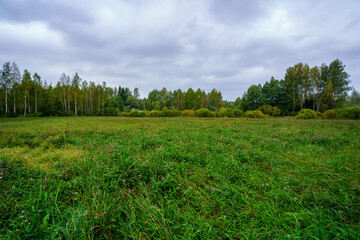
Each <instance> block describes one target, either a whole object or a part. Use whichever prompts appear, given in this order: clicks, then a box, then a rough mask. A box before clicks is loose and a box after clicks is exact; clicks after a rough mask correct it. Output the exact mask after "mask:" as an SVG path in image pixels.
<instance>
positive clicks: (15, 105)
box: [14, 89, 16, 113]
mask: <svg viewBox="0 0 360 240" xmlns="http://www.w3.org/2000/svg"><path fill="white" fill-rule="evenodd" d="M15 94H16V92H15V89H14V113H16V97H15Z"/></svg>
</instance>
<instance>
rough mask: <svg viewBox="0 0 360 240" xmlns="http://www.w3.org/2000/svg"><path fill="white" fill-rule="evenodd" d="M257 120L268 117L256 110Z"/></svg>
mask: <svg viewBox="0 0 360 240" xmlns="http://www.w3.org/2000/svg"><path fill="white" fill-rule="evenodd" d="M254 114H255V116H256V118H265V117H266V116H265V115H264V114H263V113H262V112H261V111H260V110H254Z"/></svg>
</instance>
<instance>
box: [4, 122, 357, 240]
mask: <svg viewBox="0 0 360 240" xmlns="http://www.w3.org/2000/svg"><path fill="white" fill-rule="evenodd" d="M359 153H360V122H359V121H339V120H310V121H309V120H295V119H293V118H279V119H266V120H258V119H252V120H246V119H196V118H191V119H187V118H186V119H185V118H141V119H139V118H136V119H135V118H117V117H83V118H81V117H79V118H32V119H0V159H1V160H0V161H1V162H2V163H0V166H1V168H0V173H2V174H0V177H1V179H0V239H360V160H359V159H360V157H359V156H360V154H359Z"/></svg>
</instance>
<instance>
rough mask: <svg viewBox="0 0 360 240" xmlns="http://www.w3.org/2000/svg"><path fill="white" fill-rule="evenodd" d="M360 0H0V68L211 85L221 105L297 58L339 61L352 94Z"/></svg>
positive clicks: (123, 81) (357, 71)
mask: <svg viewBox="0 0 360 240" xmlns="http://www.w3.org/2000/svg"><path fill="white" fill-rule="evenodd" d="M359 12H360V0H342V1H339V0H318V1H314V0H302V1H291V0H288V1H286V0H252V1H248V0H246V1H245V0H244V1H243V0H102V1H96V0H75V1H74V0H71V1H70V0H51V1H50V0H0V64H3V63H4V62H5V61H15V62H16V63H17V65H18V66H19V68H20V70H21V71H22V72H23V70H24V69H28V70H29V71H30V73H32V74H33V73H35V72H37V73H38V74H39V75H40V76H41V77H42V80H46V81H47V82H48V83H52V84H53V85H54V84H56V82H57V81H58V80H59V78H60V75H61V74H62V73H66V74H67V75H69V76H71V77H72V76H73V75H74V74H75V72H77V73H78V74H79V75H80V77H81V78H82V79H83V80H86V81H87V82H89V81H94V82H95V83H96V84H101V83H102V82H103V81H105V82H106V83H107V86H111V87H115V86H119V85H121V86H122V87H128V88H130V89H131V90H132V89H134V88H135V87H137V88H139V91H140V95H141V97H142V98H144V97H147V94H148V93H149V92H150V91H151V90H153V89H162V88H163V87H166V89H168V90H176V89H182V90H187V89H188V88H190V87H191V88H193V89H197V88H200V89H203V90H205V91H206V92H209V91H211V90H212V89H213V88H215V89H217V90H220V91H221V92H222V95H223V98H224V99H226V100H229V101H233V100H235V99H236V98H237V97H241V96H242V95H243V93H244V92H245V91H246V90H247V89H248V87H249V86H250V85H252V84H264V83H265V82H266V81H269V80H270V78H271V76H273V77H275V78H276V79H283V78H284V76H285V72H286V69H287V68H288V67H290V66H294V65H295V64H296V63H298V62H303V63H307V64H309V66H310V67H313V66H315V65H318V66H319V65H321V64H322V63H325V64H327V65H329V64H330V63H331V62H332V61H333V60H335V59H340V60H341V61H342V63H343V64H344V65H345V66H346V67H345V71H346V72H347V73H348V74H350V75H351V77H350V80H351V83H350V85H351V86H353V87H355V89H356V90H360V68H359V64H360V14H359Z"/></svg>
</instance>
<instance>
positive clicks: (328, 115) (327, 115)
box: [324, 109, 336, 119]
mask: <svg viewBox="0 0 360 240" xmlns="http://www.w3.org/2000/svg"><path fill="white" fill-rule="evenodd" d="M324 116H325V118H326V119H335V118H336V112H335V110H333V109H331V110H327V111H326V112H324Z"/></svg>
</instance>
